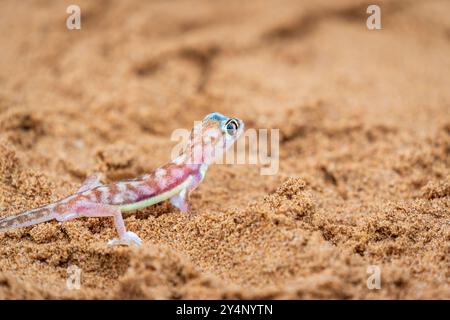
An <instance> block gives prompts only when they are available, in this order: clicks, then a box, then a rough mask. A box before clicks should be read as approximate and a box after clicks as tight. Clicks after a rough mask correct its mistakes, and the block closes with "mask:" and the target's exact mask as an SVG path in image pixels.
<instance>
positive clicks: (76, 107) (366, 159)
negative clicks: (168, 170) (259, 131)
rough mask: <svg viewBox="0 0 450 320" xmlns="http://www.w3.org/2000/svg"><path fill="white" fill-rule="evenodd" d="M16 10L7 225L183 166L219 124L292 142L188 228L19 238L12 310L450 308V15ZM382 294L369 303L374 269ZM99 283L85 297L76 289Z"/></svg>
mask: <svg viewBox="0 0 450 320" xmlns="http://www.w3.org/2000/svg"><path fill="white" fill-rule="evenodd" d="M73 2H74V1H20V2H18V1H2V2H1V3H0V48H1V50H0V216H7V215H10V214H13V213H16V212H19V211H22V210H26V209H30V208H33V207H36V206H39V205H42V204H46V203H48V202H51V201H55V200H57V199H59V198H61V197H64V196H66V195H68V194H70V193H72V192H74V191H75V190H76V189H77V188H78V186H79V185H80V184H81V182H82V181H83V180H84V178H85V177H86V176H88V175H89V174H91V173H93V172H96V171H100V172H102V173H103V174H104V175H105V182H110V181H115V180H117V179H123V178H131V177H135V176H137V175H140V174H143V173H145V172H148V171H151V170H153V169H154V168H156V167H157V166H159V165H161V164H163V163H165V162H167V161H168V160H169V156H170V152H171V149H172V147H173V146H174V142H173V141H171V140H170V136H171V133H172V131H173V130H174V129H176V128H190V127H191V126H192V125H193V121H194V120H199V119H202V118H203V117H204V116H205V115H206V114H207V113H209V112H212V111H218V112H222V113H224V114H227V115H233V116H236V117H239V118H242V119H243V120H244V121H245V122H246V125H247V128H278V129H280V138H281V139H280V170H279V172H278V174H277V175H273V176H263V175H260V171H259V169H260V167H259V166H257V165H216V166H213V167H211V168H210V170H209V172H208V175H207V177H206V179H205V181H204V183H203V184H202V185H201V186H200V187H199V189H197V190H196V192H195V193H194V194H193V196H192V199H191V207H192V211H191V212H190V213H189V214H182V213H179V212H178V211H177V210H176V209H174V208H173V207H172V206H171V205H170V204H168V203H162V204H159V205H156V206H153V207H150V208H147V209H144V210H139V211H138V212H136V213H135V214H129V215H127V217H126V219H125V222H126V225H127V227H128V228H129V229H130V230H131V231H134V232H136V233H137V234H139V235H140V236H141V237H142V239H143V241H144V244H143V246H142V247H141V248H140V249H128V248H124V247H116V248H110V247H107V246H106V241H107V240H108V239H111V238H112V237H115V236H116V233H115V230H114V227H113V224H112V220H110V219H94V218H93V219H84V220H83V219H81V220H76V221H71V222H67V223H65V224H59V223H57V222H49V223H45V224H41V225H37V226H34V227H28V228H24V229H20V230H16V231H10V232H7V233H2V234H0V298H2V299H4V298H7V299H22V298H31V299H33V298H51V299H58V298H98V299H103V298H119V299H121V298H150V299H153V298H169V299H173V298H176V299H180V298H288V299H297V298H351V299H354V298H363V299H378V298H389V299H411V298H440V299H442V298H446V299H449V298H450V280H449V279H450V255H449V253H450V214H449V207H450V157H449V153H450V116H449V113H450V90H449V88H450V77H449V71H450V20H449V19H448V14H449V12H450V2H448V1H438V0H433V1H385V2H381V3H380V2H378V3H379V4H380V6H381V9H382V28H383V29H382V30H375V31H369V30H368V29H367V28H366V18H367V16H368V15H367V14H366V8H367V6H368V3H366V2H361V1H320V2H318V1H297V0H292V1H290V0H286V1H284V0H282V1H234V0H232V1H188V0H186V1H148V2H144V1H79V0H77V1H76V2H77V4H78V5H79V6H80V7H81V19H82V21H81V22H82V29H81V30H78V31H77V30H74V31H69V30H67V29H66V27H65V19H66V17H67V16H68V15H67V14H66V7H67V6H68V5H69V4H72V3H73ZM371 265H375V266H378V267H379V270H380V272H381V289H379V290H369V289H368V287H367V279H368V277H369V276H370V275H371V274H369V273H367V268H368V267H369V266H371ZM70 266H78V267H79V268H80V269H81V289H80V290H69V289H68V288H67V286H66V279H67V276H68V274H67V269H68V267H70Z"/></svg>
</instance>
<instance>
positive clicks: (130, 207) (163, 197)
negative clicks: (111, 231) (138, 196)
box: [117, 177, 192, 212]
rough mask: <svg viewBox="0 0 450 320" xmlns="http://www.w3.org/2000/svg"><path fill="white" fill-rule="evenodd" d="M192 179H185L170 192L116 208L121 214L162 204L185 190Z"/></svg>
mask: <svg viewBox="0 0 450 320" xmlns="http://www.w3.org/2000/svg"><path fill="white" fill-rule="evenodd" d="M191 180H192V177H189V178H187V179H186V180H185V181H184V182H183V183H181V184H179V185H178V186H176V187H175V188H173V189H172V190H169V191H166V192H164V193H161V194H158V195H156V196H153V197H151V198H148V199H145V200H142V201H139V202H135V203H129V204H125V205H121V206H117V207H118V208H119V210H120V211H121V212H127V211H133V210H138V209H142V208H145V207H148V206H151V205H154V204H156V203H159V202H162V201H164V200H167V199H169V198H171V197H173V196H174V195H176V194H178V193H180V192H181V191H182V190H183V189H185V188H187V187H188V185H189V184H190V183H191Z"/></svg>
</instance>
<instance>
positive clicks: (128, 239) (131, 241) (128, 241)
mask: <svg viewBox="0 0 450 320" xmlns="http://www.w3.org/2000/svg"><path fill="white" fill-rule="evenodd" d="M141 244H142V240H141V238H139V237H138V235H137V234H136V233H134V232H131V231H128V232H127V233H125V235H124V236H123V237H122V238H120V239H118V238H115V239H112V240H109V241H108V246H121V245H122V246H132V245H134V246H138V247H139V246H140V245H141Z"/></svg>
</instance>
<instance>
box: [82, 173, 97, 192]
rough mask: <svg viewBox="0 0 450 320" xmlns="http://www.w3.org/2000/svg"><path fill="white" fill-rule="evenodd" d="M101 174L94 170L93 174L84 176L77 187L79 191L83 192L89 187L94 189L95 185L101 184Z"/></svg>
mask: <svg viewBox="0 0 450 320" xmlns="http://www.w3.org/2000/svg"><path fill="white" fill-rule="evenodd" d="M100 179H101V174H100V173H99V172H96V173H94V174H91V175H90V176H89V177H87V178H86V180H84V181H83V184H82V185H81V187H80V188H79V189H78V191H77V192H78V193H79V192H84V191H87V190H90V189H94V188H95V187H99V186H101V185H102V183H101V182H100Z"/></svg>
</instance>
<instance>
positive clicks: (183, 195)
mask: <svg viewBox="0 0 450 320" xmlns="http://www.w3.org/2000/svg"><path fill="white" fill-rule="evenodd" d="M188 200H189V191H187V190H186V189H183V190H182V191H181V192H180V193H179V194H177V195H175V196H173V197H172V198H170V203H171V204H172V205H173V206H174V207H176V208H178V209H179V210H180V211H181V212H183V213H186V212H188V210H189V201H188Z"/></svg>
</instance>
